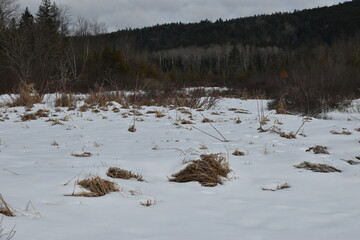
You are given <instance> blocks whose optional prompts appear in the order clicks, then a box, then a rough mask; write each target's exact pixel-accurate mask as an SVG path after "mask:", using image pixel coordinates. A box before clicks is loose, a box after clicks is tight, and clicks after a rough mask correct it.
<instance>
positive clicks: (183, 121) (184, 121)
mask: <svg viewBox="0 0 360 240" xmlns="http://www.w3.org/2000/svg"><path fill="white" fill-rule="evenodd" d="M180 124H194V123H193V122H191V121H189V120H186V119H180Z"/></svg>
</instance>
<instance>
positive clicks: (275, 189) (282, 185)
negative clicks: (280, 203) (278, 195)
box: [261, 183, 291, 192]
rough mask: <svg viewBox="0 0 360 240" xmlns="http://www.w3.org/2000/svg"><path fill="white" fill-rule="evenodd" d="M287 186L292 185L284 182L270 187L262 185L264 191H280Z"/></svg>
mask: <svg viewBox="0 0 360 240" xmlns="http://www.w3.org/2000/svg"><path fill="white" fill-rule="evenodd" d="M287 188H291V185H289V184H288V183H283V184H279V185H277V186H276V187H275V188H269V187H262V188H261V189H262V190H264V191H272V192H275V191H278V190H283V189H287Z"/></svg>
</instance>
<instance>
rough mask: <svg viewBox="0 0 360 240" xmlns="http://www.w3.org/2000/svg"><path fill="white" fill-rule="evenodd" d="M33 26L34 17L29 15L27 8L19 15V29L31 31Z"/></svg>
mask: <svg viewBox="0 0 360 240" xmlns="http://www.w3.org/2000/svg"><path fill="white" fill-rule="evenodd" d="M33 25H34V16H33V15H32V14H31V13H30V11H29V8H28V7H26V9H25V10H24V12H23V13H22V14H21V18H20V23H19V28H20V29H31V28H32V27H33Z"/></svg>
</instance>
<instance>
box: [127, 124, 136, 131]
mask: <svg viewBox="0 0 360 240" xmlns="http://www.w3.org/2000/svg"><path fill="white" fill-rule="evenodd" d="M128 131H129V132H136V128H135V124H133V125H131V126H130V127H129V128H128Z"/></svg>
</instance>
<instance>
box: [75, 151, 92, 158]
mask: <svg viewBox="0 0 360 240" xmlns="http://www.w3.org/2000/svg"><path fill="white" fill-rule="evenodd" d="M71 156H73V157H91V156H92V153H91V152H83V153H72V154H71Z"/></svg>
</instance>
